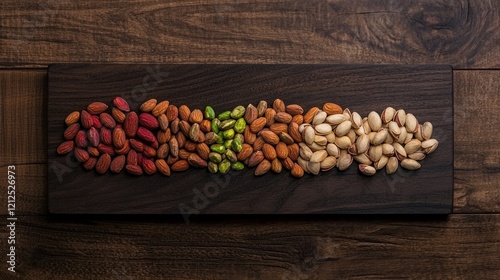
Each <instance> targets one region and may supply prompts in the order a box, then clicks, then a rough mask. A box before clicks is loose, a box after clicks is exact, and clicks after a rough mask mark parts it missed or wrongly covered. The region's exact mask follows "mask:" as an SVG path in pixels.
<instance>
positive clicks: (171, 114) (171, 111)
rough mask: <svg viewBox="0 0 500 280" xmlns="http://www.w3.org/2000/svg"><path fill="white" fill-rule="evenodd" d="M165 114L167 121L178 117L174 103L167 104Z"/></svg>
mask: <svg viewBox="0 0 500 280" xmlns="http://www.w3.org/2000/svg"><path fill="white" fill-rule="evenodd" d="M165 114H166V115H167V119H168V121H169V122H172V121H173V120H175V119H177V118H178V117H179V109H178V108H177V106H175V105H168V108H167V112H166V113H165Z"/></svg>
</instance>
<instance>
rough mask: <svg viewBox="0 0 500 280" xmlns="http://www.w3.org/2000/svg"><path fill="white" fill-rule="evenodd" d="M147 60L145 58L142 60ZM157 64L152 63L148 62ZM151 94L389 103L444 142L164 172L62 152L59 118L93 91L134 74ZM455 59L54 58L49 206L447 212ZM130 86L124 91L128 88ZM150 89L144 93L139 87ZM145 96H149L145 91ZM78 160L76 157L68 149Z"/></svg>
mask: <svg viewBox="0 0 500 280" xmlns="http://www.w3.org/2000/svg"><path fill="white" fill-rule="evenodd" d="M148 69H149V70H148ZM153 69H154V71H153ZM155 77H156V78H157V79H158V82H157V83H156V82H155V83H154V85H155V87H150V88H149V91H148V92H147V95H148V96H149V97H154V98H156V99H158V100H169V101H170V102H171V104H176V105H177V106H180V105H181V104H187V105H188V106H189V107H191V108H201V109H203V108H204V107H205V106H206V105H208V104H210V105H213V106H214V109H215V110H216V111H217V112H222V111H223V110H228V109H231V108H234V107H235V106H237V105H241V104H243V105H244V106H246V104H248V103H254V104H257V102H258V101H259V100H261V99H265V100H267V101H268V102H269V103H271V102H272V100H274V99H275V98H282V99H283V100H284V101H285V102H288V103H298V104H301V105H302V106H304V108H310V107H312V106H321V105H322V104H323V103H324V102H326V101H334V102H338V103H339V104H342V105H345V106H346V107H349V108H350V109H351V110H353V111H357V112H359V113H360V114H361V115H363V116H366V115H368V113H369V112H370V111H372V110H375V111H378V112H381V111H382V110H383V109H384V108H386V107H387V106H393V107H397V108H405V110H407V111H408V112H412V113H414V114H415V115H416V116H417V117H419V118H420V119H421V120H425V121H431V122H432V123H433V124H434V126H435V128H434V131H435V135H436V136H437V138H438V140H439V141H440V148H439V150H438V151H436V153H435V154H432V155H430V156H429V157H427V158H426V159H425V162H423V167H422V169H420V170H418V171H416V172H410V171H406V170H402V169H401V170H400V171H399V172H398V173H397V174H395V175H392V176H389V175H387V174H385V172H380V173H379V174H377V175H376V176H373V177H370V178H368V177H365V176H361V175H360V174H359V173H358V171H357V169H356V165H354V167H353V168H351V169H350V170H348V171H347V172H337V171H336V170H332V171H331V172H325V173H322V174H321V175H320V176H312V175H307V176H305V178H302V179H300V180H298V179H295V178H293V177H292V176H290V175H289V174H288V172H285V173H284V174H283V173H282V174H279V175H276V174H267V175H266V176H262V177H255V176H253V170H252V169H245V170H244V171H241V172H232V173H230V174H227V175H213V174H210V173H209V172H208V171H207V170H206V169H204V170H194V169H191V170H190V171H188V172H186V173H181V174H174V175H173V176H171V177H169V178H165V177H163V176H161V175H156V176H140V177H133V176H131V175H130V174H127V173H125V172H122V173H121V174H118V175H114V174H106V175H104V176H102V175H99V174H97V173H95V172H87V171H85V170H83V168H81V167H79V166H78V163H76V165H72V163H71V159H72V158H71V156H59V155H57V154H56V152H55V150H56V147H57V146H58V145H59V143H61V141H63V140H64V139H63V138H62V132H63V131H64V128H65V125H64V122H63V120H64V118H65V117H66V115H67V114H69V113H70V112H72V111H74V110H81V109H83V108H86V106H87V104H90V103H91V102H92V101H103V102H111V101H112V99H113V98H114V97H115V96H125V97H128V96H130V95H132V96H131V98H130V97H129V99H131V100H132V101H137V102H135V103H136V104H135V106H133V107H136V108H138V105H139V104H140V102H138V100H137V99H136V100H134V96H133V93H134V91H135V90H136V89H137V85H140V86H139V87H140V88H142V90H146V87H144V81H146V80H148V79H149V81H148V83H149V84H150V85H153V82H152V80H153V79H154V78H155ZM451 90H452V87H451V71H450V68H449V67H447V66H389V65H386V66H370V65H366V66H352V65H204V66H200V65H156V66H152V65H150V66H144V65H115V66H111V65H54V66H51V68H49V96H48V106H49V107H48V112H49V113H48V115H49V117H48V135H49V151H48V152H49V173H48V175H49V178H48V182H49V186H48V192H49V211H50V212H52V213H67V214H68V213H95V214H113V213H115V214H117V213H128V214H179V213H186V212H190V213H191V212H192V213H198V212H201V213H203V214H205V213H206V214H292V213H294V214H304V213H357V214H361V213H371V214H373V213H441V214H443V213H450V211H451V208H452V191H453V160H452V153H453V123H452V122H441V123H440V121H439V120H441V118H444V119H450V120H451V119H452V99H451V98H452V93H451ZM129 93H130V95H129ZM140 97H141V98H143V100H146V96H142V94H141V96H140ZM149 97H147V98H149ZM73 160H74V159H73Z"/></svg>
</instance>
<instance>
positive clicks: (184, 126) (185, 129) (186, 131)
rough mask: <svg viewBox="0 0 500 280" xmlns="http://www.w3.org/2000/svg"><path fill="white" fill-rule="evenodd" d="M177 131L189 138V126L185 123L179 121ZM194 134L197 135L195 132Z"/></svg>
mask: <svg viewBox="0 0 500 280" xmlns="http://www.w3.org/2000/svg"><path fill="white" fill-rule="evenodd" d="M198 128H199V127H198ZM179 129H180V131H182V133H183V134H184V136H189V129H191V125H190V124H189V122H187V121H180V122H179ZM196 134H198V132H196Z"/></svg>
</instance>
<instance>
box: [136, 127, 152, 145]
mask: <svg viewBox="0 0 500 280" xmlns="http://www.w3.org/2000/svg"><path fill="white" fill-rule="evenodd" d="M137 136H138V137H139V138H141V139H142V140H144V141H146V142H151V143H152V142H154V141H155V140H156V138H155V136H154V135H153V133H152V132H151V131H149V130H148V129H146V128H144V127H139V128H138V129H137Z"/></svg>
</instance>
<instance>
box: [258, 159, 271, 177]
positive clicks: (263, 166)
mask: <svg viewBox="0 0 500 280" xmlns="http://www.w3.org/2000/svg"><path fill="white" fill-rule="evenodd" d="M270 169H271V162H270V161H268V160H267V159H264V160H262V161H261V162H260V163H259V165H257V168H256V169H255V173H254V174H255V176H261V175H264V174H266V173H267V172H268V171H269V170H270Z"/></svg>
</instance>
